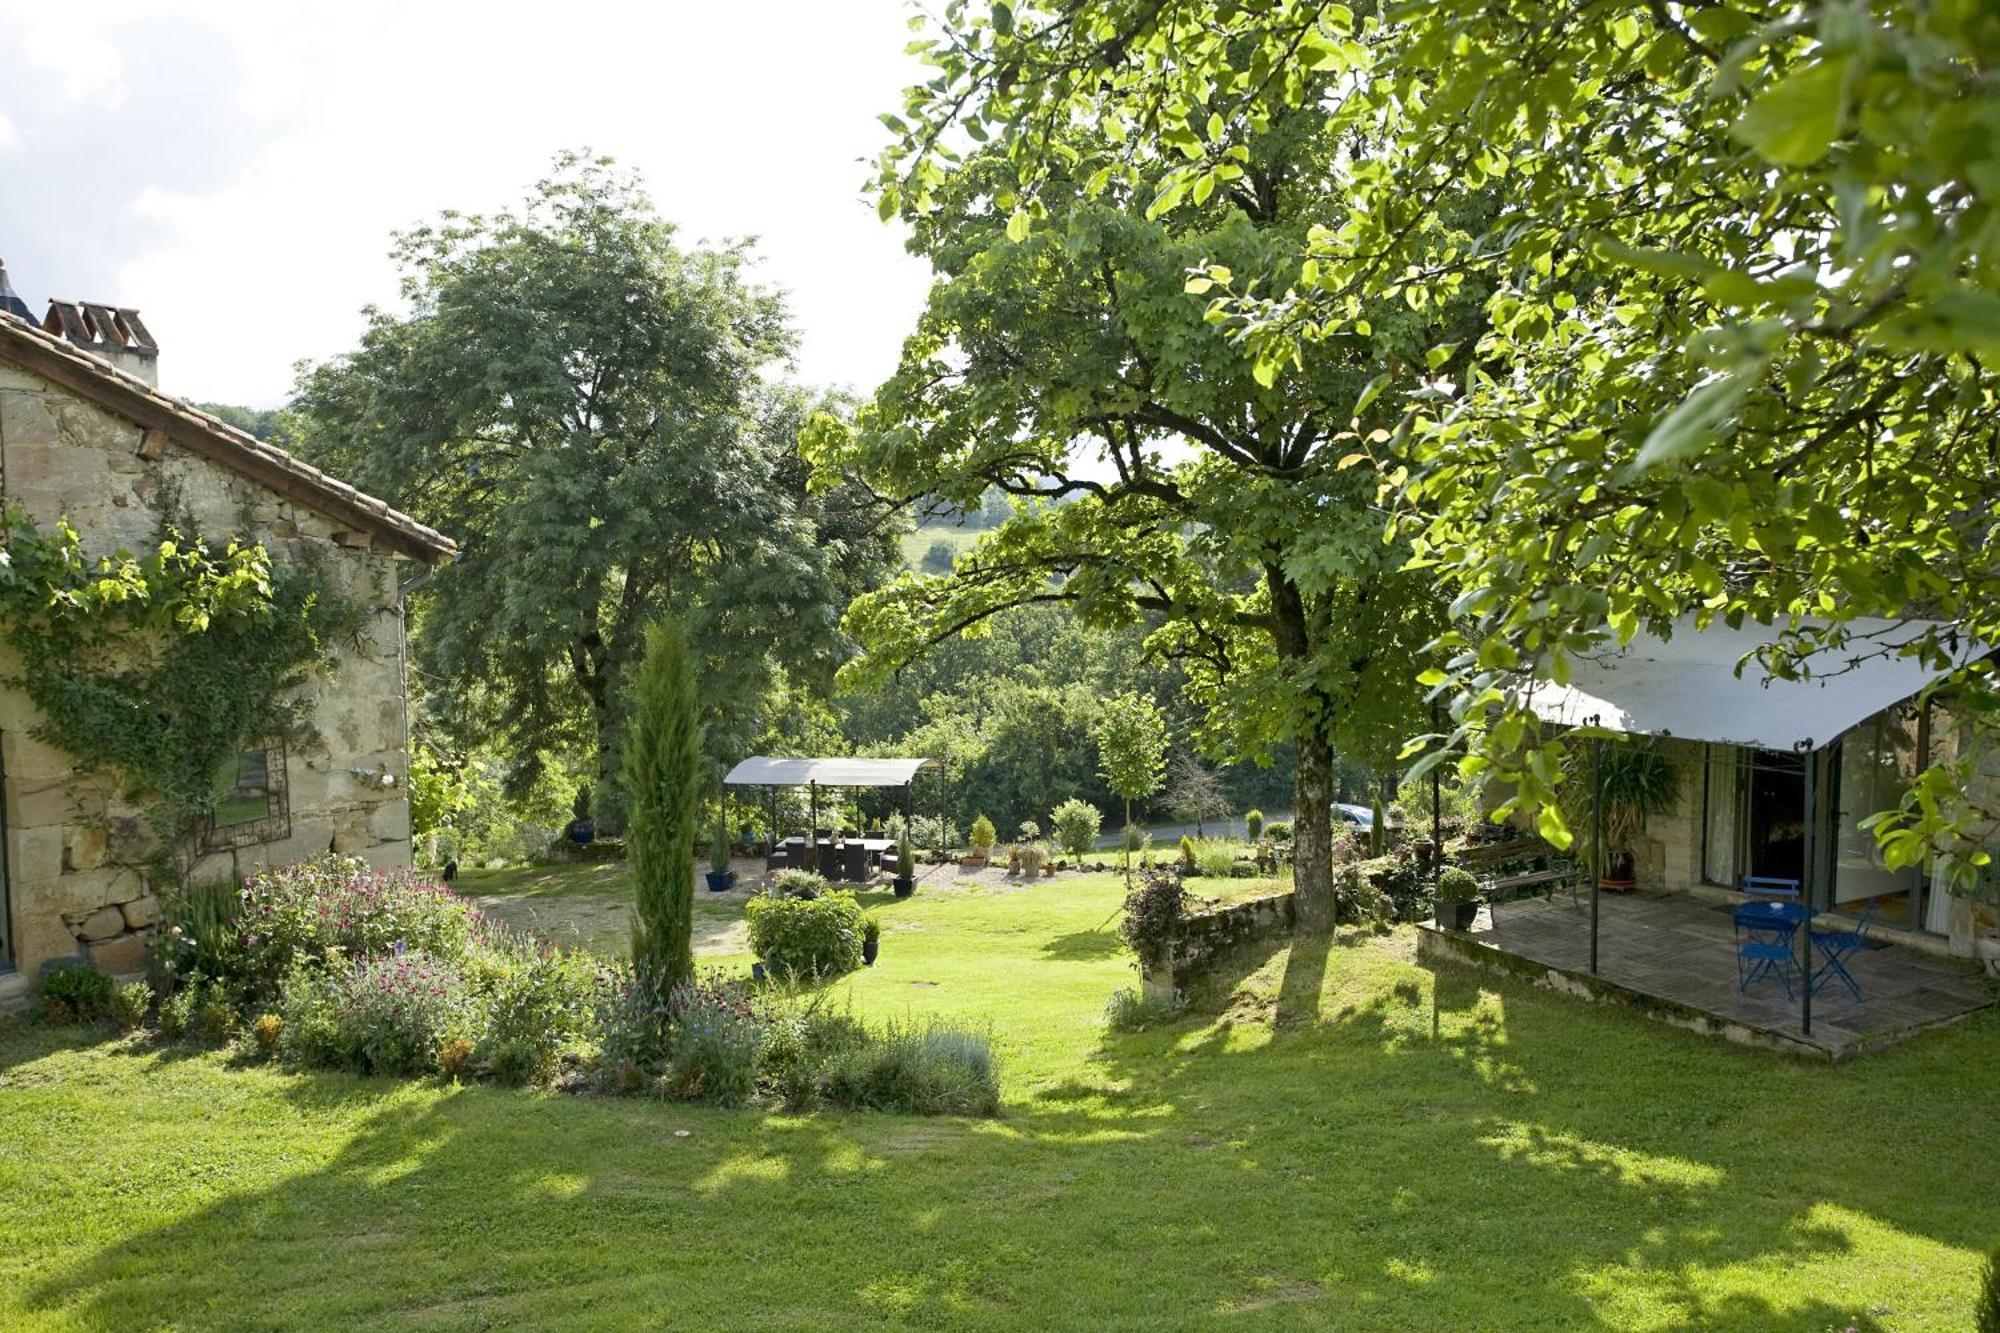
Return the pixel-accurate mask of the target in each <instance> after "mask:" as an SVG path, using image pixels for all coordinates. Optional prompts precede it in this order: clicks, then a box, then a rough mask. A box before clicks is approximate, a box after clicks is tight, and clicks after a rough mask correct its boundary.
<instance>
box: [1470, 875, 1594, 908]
mask: <svg viewBox="0 0 2000 1333" xmlns="http://www.w3.org/2000/svg"><path fill="white" fill-rule="evenodd" d="M1578 878H1579V877H1578V875H1577V868H1576V867H1575V866H1573V865H1560V866H1555V867H1553V868H1551V869H1548V870H1531V871H1529V872H1527V873H1525V874H1520V875H1503V876H1501V877H1500V878H1498V879H1492V880H1487V881H1486V882H1485V883H1483V884H1481V885H1480V886H1479V887H1480V891H1481V892H1483V893H1484V894H1485V895H1486V900H1487V902H1489V903H1490V904H1492V905H1493V906H1494V907H1496V908H1497V907H1499V906H1500V904H1501V902H1502V901H1503V900H1504V899H1507V898H1525V897H1527V896H1529V895H1530V894H1532V893H1535V892H1537V891H1539V892H1540V893H1541V895H1542V899H1543V901H1545V902H1547V901H1553V900H1554V898H1555V896H1556V890H1557V889H1559V888H1563V887H1565V886H1567V887H1568V889H1569V900H1570V903H1571V904H1572V905H1574V906H1580V905H1581V904H1579V903H1578V902H1577V896H1576V885H1577V879H1578Z"/></svg>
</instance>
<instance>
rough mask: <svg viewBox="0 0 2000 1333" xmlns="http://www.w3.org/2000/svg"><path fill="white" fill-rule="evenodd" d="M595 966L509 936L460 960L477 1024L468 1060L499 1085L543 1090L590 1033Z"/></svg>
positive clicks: (578, 954)
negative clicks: (533, 1085)
mask: <svg viewBox="0 0 2000 1333" xmlns="http://www.w3.org/2000/svg"><path fill="white" fill-rule="evenodd" d="M598 968H599V964H598V963H597V961H596V960H595V959H594V958H592V957H591V955H589V954H587V953H584V952H582V951H580V950H579V951H575V952H570V951H565V950H561V949H552V948H549V947H547V946H546V945H539V944H535V943H532V942H530V941H527V940H524V939H521V938H518V937H515V936H509V935H500V936H497V937H496V938H494V939H492V940H491V941H490V942H489V943H488V946H487V947H486V948H484V949H481V950H479V951H478V952H477V953H476V954H474V955H473V956H472V957H471V958H470V959H468V968H467V972H468V978H469V981H470V985H471V990H472V994H473V997H474V999H475V1001H476V1003H477V1005H478V1008H479V1013H480V1022H479V1027H478V1032H477V1041H476V1042H475V1044H474V1046H473V1049H472V1054H473V1055H474V1056H475V1057H476V1058H477V1060H478V1061H479V1062H480V1063H481V1064H483V1065H484V1066H485V1067H486V1069H487V1070H488V1071H489V1072H490V1073H491V1074H492V1075H493V1077H494V1078H496V1079H498V1080H500V1081H501V1082H503V1083H546V1082H547V1081H548V1080H549V1079H550V1078H552V1077H553V1076H554V1075H555V1073H556V1069H557V1064H558V1061H559V1060H560V1059H561V1057H562V1055H563V1053H564V1052H565V1051H569V1050H575V1049H580V1048H581V1047H582V1046H583V1045H584V1044H585V1038H586V1036H588V1035H589V1034H590V1032H591V1023H592V1016H593V1015H592V1011H593V1003H594V1001H595V999H596V994H597V990H598V986H599V979H598Z"/></svg>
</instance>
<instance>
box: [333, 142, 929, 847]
mask: <svg viewBox="0 0 2000 1333" xmlns="http://www.w3.org/2000/svg"><path fill="white" fill-rule="evenodd" d="M394 257H395V259H396V261H397V263H398V264H399V265H400V266H401V268H402V271H403V274H404V290H403V296H404V298H405V299H404V300H403V301H401V302H398V303H395V304H394V305H393V306H384V307H382V308H377V309H371V310H370V312H369V322H368V327H367V329H366V330H365V332H364V333H363V335H362V338H361V342H360V345H359V347H357V348H356V349H355V350H354V351H352V352H351V353H349V354H347V355H345V356H342V357H339V358H336V359H334V360H332V361H329V362H326V363H324V364H322V365H320V366H318V367H315V368H313V369H311V370H309V371H307V372H306V373H305V374H304V375H303V377H302V379H301V381H300V385H299V394H298V399H297V412H298V426H299V429H300V440H299V447H300V450H301V451H302V452H303V453H304V454H305V455H306V456H307V457H309V458H311V459H312V460H313V461H315V462H319V463H322V464H324V465H326V466H327V467H328V468H329V470H331V471H333V472H334V473H335V474H336V475H339V476H341V477H344V478H347V479H349V480H352V481H353V482H355V483H356V484H358V485H361V486H363V487H364V488H366V489H367V490H369V491H370V492H371V493H373V494H375V495H379V496H381V497H383V498H384V499H386V500H389V501H390V502H392V503H394V504H397V505H399V506H400V507H402V508H403V509H404V510H406V511H407V512H410V513H413V514H415V515H417V516H418V517H419V518H424V519H427V520H429V521H431V522H434V523H436V524H439V525H441V526H444V527H447V528H449V529H450V530H451V531H452V532H453V533H454V534H455V535H456V536H458V538H459V540H460V546H461V551H460V555H459V558H458V559H456V560H455V561H453V562H452V563H451V564H450V565H448V566H445V567H443V568H442V569H440V570H439V571H438V574H437V576H436V578H435V579H433V580H432V581H431V583H430V584H429V585H428V586H427V587H426V588H425V589H424V591H423V593H422V595H421V598H420V603H421V607H420V612H419V614H418V616H417V619H416V632H415V634H414V636H413V644H414V650H415V653H416V656H417V658H418V660H419V661H420V663H421V664H422V666H423V667H424V669H425V670H426V671H427V672H429V673H431V674H432V675H434V676H435V677H436V678H438V679H439V680H440V681H441V682H443V683H445V684H446V685H447V686H448V687H449V696H448V697H449V704H450V707H449V709H448V710H447V714H446V715H445V716H444V717H442V718H440V719H439V720H440V722H441V723H442V724H444V725H445V726H446V728H447V729H448V730H449V731H451V732H452V733H453V734H454V735H456V736H458V737H459V738H460V739H461V740H462V741H463V742H464V743H465V744H467V745H468V746H471V745H472V744H475V743H491V744H494V745H495V746H496V748H498V749H499V750H501V751H502V752H504V753H505V754H506V755H507V756H508V757H509V760H510V769H511V774H510V776H511V778H512V780H513V781H514V782H515V783H517V784H519V785H522V786H525V785H526V784H528V783H530V782H532V781H533V779H534V778H535V776H536V773H537V770H538V768H539V766H540V764H541V763H542V761H543V756H545V755H550V754H561V753H564V752H566V751H583V752H586V753H588V754H589V755H590V756H591V760H590V762H591V764H592V766H593V767H594V768H595V769H596V772H595V774H594V779H595V782H596V785H597V788H598V792H597V797H598V811H597V821H598V823H599V824H600V826H601V827H602V828H603V829H604V831H606V832H610V833H615V832H617V831H619V829H620V828H622V815H621V812H622V808H623V802H622V799H621V797H620V793H619V778H620V775H621V772H622V761H621V760H620V757H619V755H620V748H621V745H622V741H623V736H624V729H625V718H626V712H625V710H626V697H625V686H626V683H627V679H628V677H629V675H630V673H631V671H632V670H633V668H634V667H636V665H637V662H638V659H639V658H640V656H641V655H642V653H643V633H644V629H645V627H646V626H647V625H648V624H649V623H650V622H652V621H654V620H656V619H658V618H660V617H661V616H662V615H666V614H673V615H675V616H677V617H681V618H683V619H684V620H685V622H686V625H687V628H688V632H689V636H690V639H691V641H693V642H695V643H698V644H700V645H701V646H702V650H703V652H704V653H705V654H706V655H708V658H709V660H708V661H707V662H706V664H705V665H706V668H707V675H708V676H709V677H710V678H712V679H713V680H714V681H715V683H716V687H715V688H714V689H712V690H710V691H708V692H707V693H706V694H705V696H704V702H705V706H706V707H707V708H708V710H709V712H710V714H711V715H710V717H709V718H708V721H709V722H710V723H711V725H712V735H711V742H712V744H713V745H714V747H715V751H716V753H715V754H714V755H712V756H711V758H719V757H720V756H721V754H722V753H723V752H724V751H727V750H731V749H734V750H735V752H736V753H743V752H745V751H746V750H747V748H748V741H749V740H750V739H751V738H752V737H753V736H754V735H755V734H756V733H757V731H758V730H759V729H760V727H761V726H762V725H763V722H764V719H763V717H762V716H760V705H761V704H762V703H763V702H764V701H765V700H766V699H767V698H768V690H767V687H769V686H771V685H772V684H773V683H774V681H775V680H776V676H775V674H774V668H775V667H776V666H778V665H779V664H783V665H784V666H786V667H788V668H790V669H791V671H792V672H794V673H795V674H796V675H797V676H798V677H799V678H800V679H802V680H805V681H815V682H821V683H823V682H824V679H825V677H826V675H827V674H828V673H829V671H830V670H831V667H832V665H833V662H834V660H835V656H836V653H837V652H838V645H837V642H836V639H835V625H834V614H833V611H834V608H836V607H838V606H840V605H842V604H844V603H845V601H846V600H847V598H848V596H850V595H851V594H852V593H853V592H854V591H856V590H858V589H859V588H861V587H863V586H867V585H869V584H872V583H873V582H874V581H875V579H876V578H877V577H878V576H879V574H880V573H881V572H882V571H884V570H886V569H887V568H889V567H890V565H891V564H892V563H893V562H894V560H895V558H896V552H895V548H894V544H893V538H892V536H891V535H890V534H889V533H888V532H887V531H886V530H885V529H886V525H878V524H877V523H876V516H875V515H874V514H873V513H872V512H871V511H870V510H869V508H868V507H867V506H866V505H865V504H864V503H861V502H860V499H859V497H857V496H856V495H854V494H853V493H852V492H842V491H840V490H839V489H838V488H836V489H834V490H832V491H811V490H809V489H808V488H807V485H806V482H807V470H806V467H805V464H804V463H803V461H802V460H800V459H799V457H798V455H797V451H796V440H797V437H798V431H799V427H800V425H801V423H802V422H803V420H804V418H805V416H806V415H807V414H808V413H810V412H813V411H816V410H833V411H836V412H837V411H838V410H839V405H838V404H837V403H835V402H832V401H830V400H826V401H822V400H815V399H813V398H811V397H809V396H808V395H806V394H803V393H801V392H798V391H795V390H790V389H784V388H778V387H772V386H770V385H768V384H767V383H766V379H765V372H766V371H767V370H768V369H770V368H772V367H773V366H775V365H776V363H778V362H779V361H781V360H782V359H783V358H784V356H785V355H786V354H787V353H788V351H789V350H790V347H791V343H792V336H791V333H790V331H789V330H788V329H787V328H786V326H785V321H784V309H783V305H782V302H781V300H780V298H779V297H778V296H777V294H775V293H773V292H770V291H766V290H763V289H760V288H758V287H756V286H754V285H752V284H751V282H750V281H749V278H748V274H747V272H746V269H747V266H748V264H749V262H750V258H751V257H750V253H749V249H748V246H747V245H743V244H735V245H729V246H725V247H723V248H720V249H683V248H681V247H680V246H678V245H676V244H675V240H674V231H673V228H672V227H671V226H670V225H669V224H667V223H666V222H664V221H662V220H661V218H660V217H659V215H658V213H657V212H656V211H655V209H654V206H653V203H652V201H651V199H650V198H648V197H647V195H646V193H645V191H644V189H643V188H642V186H641V184H640V182H639V181H638V180H637V178H636V177H634V176H632V175H630V174H627V173H624V172H621V171H618V170H616V169H614V168H613V166H612V165H611V164H610V163H609V162H608V161H606V160H602V159H596V160H592V159H587V158H584V157H581V156H578V155H575V154H565V155H562V156H560V157H559V158H558V159H557V160H556V163H555V165H554V169H553V170H552V171H551V173H550V174H549V176H548V177H547V178H546V179H544V180H543V181H541V182H539V183H538V184H537V185H536V186H535V187H534V188H533V190H532V191H530V193H529V195H528V197H527V199H526V200H525V201H524V203H523V204H522V205H521V206H520V207H518V208H515V209H509V210H502V211H499V212H491V213H482V214H478V215H473V214H467V213H447V214H445V215H443V216H441V217H440V218H438V219H437V220H436V221H435V222H432V223H429V224H426V225H422V226H418V227H415V228H413V229H411V230H409V231H407V232H404V233H402V234H400V235H399V236H398V237H397V238H396V243H395V248H394Z"/></svg>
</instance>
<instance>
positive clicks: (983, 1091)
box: [820, 1018, 1000, 1116]
mask: <svg viewBox="0 0 2000 1333" xmlns="http://www.w3.org/2000/svg"><path fill="white" fill-rule="evenodd" d="M820 1096H821V1097H822V1098H823V1099H824V1100H825V1101H826V1102H827V1103H828V1104H829V1105H832V1106H839V1107H846V1108H850V1109H856V1110H873V1111H896V1112H900V1113H902V1114H904V1115H979V1116H990V1115H997V1114H999V1111H1000V1075H999V1068H998V1063H997V1062H996V1060H995V1059H994V1056H993V1041H992V1038H991V1037H989V1036H987V1035H986V1034H985V1033H982V1032H975V1031H972V1030H970V1029H968V1028H965V1027H962V1026H959V1025H957V1024H954V1023H949V1022H946V1021H944V1020H942V1019H936V1018H932V1019H927V1020H913V1021H904V1022H898V1021H895V1020H891V1021H890V1022H888V1023H886V1024H884V1025H883V1027H882V1029H881V1031H880V1032H878V1033H873V1034H871V1035H870V1037H869V1040H868V1041H867V1042H865V1043H863V1044H861V1045H857V1046H850V1047H848V1048H847V1049H845V1050H842V1051H840V1052H839V1053H838V1054H836V1055H834V1056H833V1058H832V1059H831V1060H830V1061H829V1062H828V1065H827V1068H826V1070H825V1072H824V1073H823V1074H822V1075H821V1083H820Z"/></svg>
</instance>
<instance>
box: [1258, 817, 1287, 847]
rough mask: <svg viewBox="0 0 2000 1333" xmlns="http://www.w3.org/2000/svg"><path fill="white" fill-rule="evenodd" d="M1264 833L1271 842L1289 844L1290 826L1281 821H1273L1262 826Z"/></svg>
mask: <svg viewBox="0 0 2000 1333" xmlns="http://www.w3.org/2000/svg"><path fill="white" fill-rule="evenodd" d="M1264 833H1265V835H1266V836H1268V837H1269V838H1270V839H1271V841H1272V842H1290V841H1291V840H1292V826H1291V825H1290V824H1289V823H1287V822H1286V821H1284V820H1282V819H1274V820H1272V821H1271V822H1270V823H1268V824H1266V825H1265V826H1264Z"/></svg>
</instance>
